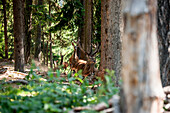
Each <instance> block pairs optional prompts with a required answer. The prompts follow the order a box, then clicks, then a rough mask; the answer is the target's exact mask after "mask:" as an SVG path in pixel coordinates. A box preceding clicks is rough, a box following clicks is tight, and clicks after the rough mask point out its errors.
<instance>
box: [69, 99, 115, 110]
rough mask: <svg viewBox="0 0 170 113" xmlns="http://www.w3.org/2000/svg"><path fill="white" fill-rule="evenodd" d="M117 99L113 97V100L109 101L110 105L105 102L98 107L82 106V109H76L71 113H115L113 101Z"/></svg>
mask: <svg viewBox="0 0 170 113" xmlns="http://www.w3.org/2000/svg"><path fill="white" fill-rule="evenodd" d="M114 98H115V97H114V96H113V97H112V98H111V99H109V101H108V105H107V104H106V103H104V102H102V103H99V104H97V105H91V106H82V107H75V108H74V109H73V110H72V111H70V113H74V112H80V111H83V110H95V111H103V110H104V111H105V112H106V111H107V112H113V110H114V108H113V99H114Z"/></svg>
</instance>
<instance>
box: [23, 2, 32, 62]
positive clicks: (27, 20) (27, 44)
mask: <svg viewBox="0 0 170 113" xmlns="http://www.w3.org/2000/svg"><path fill="white" fill-rule="evenodd" d="M30 5H32V0H26V8H25V41H24V43H25V47H24V48H25V51H24V52H25V63H28V61H29V57H30V50H31V29H32V28H31V27H32V17H31V16H32V15H31V10H32V9H31V6H30Z"/></svg>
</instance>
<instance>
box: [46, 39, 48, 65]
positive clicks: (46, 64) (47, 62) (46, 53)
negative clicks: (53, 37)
mask: <svg viewBox="0 0 170 113" xmlns="http://www.w3.org/2000/svg"><path fill="white" fill-rule="evenodd" d="M46 62H47V64H46V65H47V66H48V40H47V45H46Z"/></svg>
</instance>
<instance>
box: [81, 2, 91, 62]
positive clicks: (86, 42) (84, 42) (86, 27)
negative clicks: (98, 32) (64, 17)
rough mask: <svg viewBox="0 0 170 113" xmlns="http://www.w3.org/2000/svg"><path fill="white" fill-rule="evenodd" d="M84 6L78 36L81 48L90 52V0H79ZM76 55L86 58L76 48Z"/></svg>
mask: <svg viewBox="0 0 170 113" xmlns="http://www.w3.org/2000/svg"><path fill="white" fill-rule="evenodd" d="M81 3H82V4H83V6H84V8H85V15H84V16H83V15H81V16H82V21H84V22H83V23H82V24H83V25H80V26H79V37H80V43H81V46H82V48H83V49H84V50H85V51H86V52H87V53H90V52H91V51H92V48H91V40H92V0H81ZM78 51H79V52H78V56H79V58H80V59H83V60H87V59H86V56H85V54H84V53H83V52H82V51H80V50H78Z"/></svg>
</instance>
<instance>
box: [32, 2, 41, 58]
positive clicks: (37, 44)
mask: <svg viewBox="0 0 170 113" xmlns="http://www.w3.org/2000/svg"><path fill="white" fill-rule="evenodd" d="M42 2H43V1H42V0H38V5H42ZM40 52H41V21H39V23H38V25H37V37H36V40H35V54H34V58H35V59H37V60H38V61H39V60H40Z"/></svg>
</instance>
